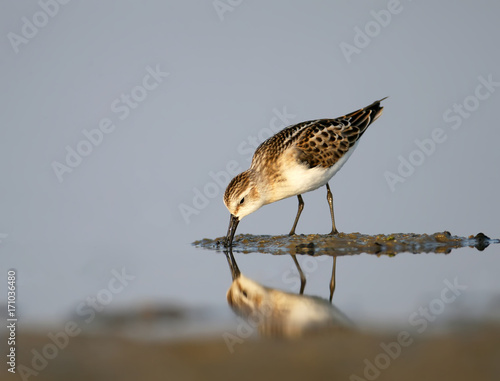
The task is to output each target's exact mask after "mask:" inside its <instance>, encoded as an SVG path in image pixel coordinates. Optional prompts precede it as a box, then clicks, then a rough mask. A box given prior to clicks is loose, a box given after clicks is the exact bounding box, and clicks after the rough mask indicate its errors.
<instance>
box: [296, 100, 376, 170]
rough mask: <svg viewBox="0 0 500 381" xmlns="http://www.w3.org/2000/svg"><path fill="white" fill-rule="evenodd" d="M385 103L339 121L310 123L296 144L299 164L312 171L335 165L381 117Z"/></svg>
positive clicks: (328, 120)
mask: <svg viewBox="0 0 500 381" xmlns="http://www.w3.org/2000/svg"><path fill="white" fill-rule="evenodd" d="M384 99H385V98H384ZM382 100H383V99H381V100H380V101H376V102H374V103H372V104H371V105H369V106H367V107H365V108H362V109H360V110H358V111H354V112H352V113H350V114H347V115H344V116H341V117H340V118H336V119H320V120H317V121H313V122H310V124H309V125H308V126H307V127H306V128H305V129H304V130H303V131H302V133H301V134H300V137H299V138H298V140H297V142H296V145H295V147H296V149H297V160H299V161H300V162H301V163H303V164H306V165H307V166H308V167H310V168H313V167H318V166H321V167H324V168H328V167H331V166H332V165H334V164H335V163H336V162H337V161H338V160H339V159H340V158H341V157H342V156H343V155H344V154H345V153H346V152H347V151H349V149H350V148H351V147H352V146H354V144H356V142H357V141H358V139H359V138H360V137H361V135H363V133H364V132H365V131H366V129H367V128H368V126H369V125H370V124H371V123H373V122H374V121H375V120H376V119H377V118H378V117H379V116H380V115H381V114H382V109H383V107H382V106H380V102H381V101H382Z"/></svg>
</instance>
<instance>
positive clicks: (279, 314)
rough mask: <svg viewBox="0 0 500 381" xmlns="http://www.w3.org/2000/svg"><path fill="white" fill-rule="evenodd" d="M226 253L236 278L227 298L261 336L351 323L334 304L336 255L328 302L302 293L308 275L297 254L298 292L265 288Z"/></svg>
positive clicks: (297, 333) (292, 334)
mask: <svg viewBox="0 0 500 381" xmlns="http://www.w3.org/2000/svg"><path fill="white" fill-rule="evenodd" d="M225 254H226V258H227V261H228V263H229V267H230V270H231V275H232V278H233V283H232V284H231V286H230V287H229V290H228V292H227V301H228V303H229V305H230V307H231V308H232V309H233V311H234V312H235V313H236V314H237V315H239V316H241V317H243V318H246V319H248V320H249V321H250V322H253V323H254V324H255V325H257V326H258V331H259V333H260V334H261V335H263V336H274V337H291V338H294V337H299V336H302V335H304V334H306V333H310V332H315V331H318V330H320V329H325V328H341V327H343V328H345V327H350V326H352V323H351V322H350V320H349V319H348V318H347V317H346V316H345V315H344V314H343V313H342V312H341V311H340V310H339V309H338V308H337V307H335V306H334V305H332V304H331V300H332V296H333V292H334V290H335V264H336V258H335V257H334V259H333V268H332V279H331V281H330V301H328V300H326V299H323V298H320V297H316V296H307V295H303V292H304V288H305V283H306V278H305V276H304V273H303V272H302V269H301V268H300V265H299V263H298V261H297V258H296V257H295V255H292V258H293V261H294V263H295V265H296V266H297V269H298V271H299V274H300V280H301V287H300V293H299V294H295V293H290V292H285V291H281V290H278V289H275V288H270V287H265V286H263V285H261V284H260V283H257V282H256V281H254V280H252V279H250V278H247V277H246V276H245V275H243V274H242V273H241V272H240V270H239V268H238V265H237V264H236V261H235V259H234V256H233V253H232V251H231V250H229V251H225Z"/></svg>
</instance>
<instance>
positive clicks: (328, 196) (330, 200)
mask: <svg viewBox="0 0 500 381" xmlns="http://www.w3.org/2000/svg"><path fill="white" fill-rule="evenodd" d="M326 199H327V200H328V205H330V215H331V216H332V231H331V232H330V234H338V231H337V228H336V227H335V218H334V217H333V196H332V191H331V190H330V185H328V183H326Z"/></svg>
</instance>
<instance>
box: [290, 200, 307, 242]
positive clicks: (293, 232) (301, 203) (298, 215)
mask: <svg viewBox="0 0 500 381" xmlns="http://www.w3.org/2000/svg"><path fill="white" fill-rule="evenodd" d="M297 199H298V200H299V209H298V210H297V215H296V216H295V222H294V223H293V226H292V230H290V233H288V235H294V234H295V228H296V227H297V222H299V217H300V213H302V209H304V200H302V196H301V195H300V194H298V195H297Z"/></svg>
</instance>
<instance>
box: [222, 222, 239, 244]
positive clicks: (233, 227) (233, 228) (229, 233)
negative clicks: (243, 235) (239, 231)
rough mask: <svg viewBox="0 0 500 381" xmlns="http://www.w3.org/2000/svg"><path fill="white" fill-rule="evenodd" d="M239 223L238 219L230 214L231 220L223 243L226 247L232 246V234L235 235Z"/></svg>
mask: <svg viewBox="0 0 500 381" xmlns="http://www.w3.org/2000/svg"><path fill="white" fill-rule="evenodd" d="M239 222H240V220H239V219H238V217H236V216H234V215H232V214H231V218H230V220H229V227H228V228H227V235H226V242H225V246H226V247H231V246H233V238H234V233H236V228H237V227H238V223H239Z"/></svg>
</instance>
